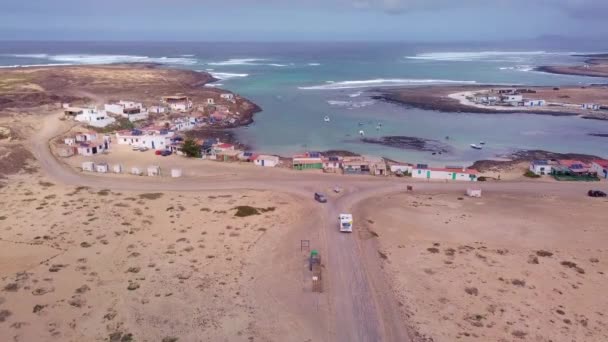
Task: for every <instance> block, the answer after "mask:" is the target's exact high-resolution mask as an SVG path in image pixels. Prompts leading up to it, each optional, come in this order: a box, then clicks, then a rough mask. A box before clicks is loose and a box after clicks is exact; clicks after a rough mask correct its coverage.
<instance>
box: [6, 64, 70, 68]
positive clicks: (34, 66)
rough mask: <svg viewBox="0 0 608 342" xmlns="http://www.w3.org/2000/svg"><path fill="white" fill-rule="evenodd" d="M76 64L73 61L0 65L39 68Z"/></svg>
mask: <svg viewBox="0 0 608 342" xmlns="http://www.w3.org/2000/svg"><path fill="white" fill-rule="evenodd" d="M66 65H74V64H71V63H50V64H15V65H0V69H9V68H37V67H52V66H66Z"/></svg>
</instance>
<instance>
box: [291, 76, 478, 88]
mask: <svg viewBox="0 0 608 342" xmlns="http://www.w3.org/2000/svg"><path fill="white" fill-rule="evenodd" d="M475 83H477V82H475V81H454V80H433V79H407V78H406V79H401V78H396V79H383V78H380V79H374V80H363V81H343V82H332V83H327V84H323V85H316V86H308V87H298V89H301V90H336V89H357V88H373V87H399V86H415V85H435V84H437V85H439V84H475Z"/></svg>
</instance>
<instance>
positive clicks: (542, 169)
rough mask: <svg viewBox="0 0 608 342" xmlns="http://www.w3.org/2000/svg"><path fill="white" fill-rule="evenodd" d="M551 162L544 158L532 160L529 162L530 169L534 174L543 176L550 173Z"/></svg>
mask: <svg viewBox="0 0 608 342" xmlns="http://www.w3.org/2000/svg"><path fill="white" fill-rule="evenodd" d="M551 170H553V168H552V167H551V164H549V162H548V161H546V160H534V161H532V162H531V163H530V171H532V172H534V174H535V175H539V176H544V175H549V174H551Z"/></svg>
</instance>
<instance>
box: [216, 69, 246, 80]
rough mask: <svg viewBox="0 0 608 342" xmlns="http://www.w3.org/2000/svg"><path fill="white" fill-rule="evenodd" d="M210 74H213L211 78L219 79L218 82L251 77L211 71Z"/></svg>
mask: <svg viewBox="0 0 608 342" xmlns="http://www.w3.org/2000/svg"><path fill="white" fill-rule="evenodd" d="M209 73H210V74H211V76H213V77H215V78H217V79H218V80H229V79H232V78H242V77H247V76H249V74H234V73H230V72H214V71H210V72H209Z"/></svg>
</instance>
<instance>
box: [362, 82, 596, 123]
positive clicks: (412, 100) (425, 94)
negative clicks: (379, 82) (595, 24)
mask: <svg viewBox="0 0 608 342" xmlns="http://www.w3.org/2000/svg"><path fill="white" fill-rule="evenodd" d="M503 91H504V92H507V91H508V92H510V93H512V94H514V95H515V96H519V95H521V97H520V98H519V99H518V103H513V104H510V103H507V102H504V103H492V104H490V103H482V102H480V101H478V100H477V99H478V98H479V97H484V96H485V97H486V98H487V97H488V96H491V97H496V98H500V97H501V92H503ZM377 92H378V94H377V95H374V96H373V97H374V98H375V99H378V100H384V101H390V102H394V103H398V104H403V105H406V106H411V107H415V108H421V109H426V110H436V111H442V112H449V113H460V112H465V113H480V114H512V113H528V114H538V115H552V116H564V115H565V116H580V117H582V118H585V119H596V120H608V110H607V109H608V86H607V85H589V86H578V87H575V86H565V87H561V86H555V87H547V86H543V87H530V86H525V87H524V86H517V85H513V86H510V87H509V86H504V85H458V86H454V85H450V86H442V85H437V86H425V87H407V88H399V89H382V90H377ZM526 100H530V101H532V102H526ZM498 101H500V100H498ZM498 101H497V102H498ZM533 101H542V105H536V104H535V103H534V102H533ZM536 103H538V102H536Z"/></svg>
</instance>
